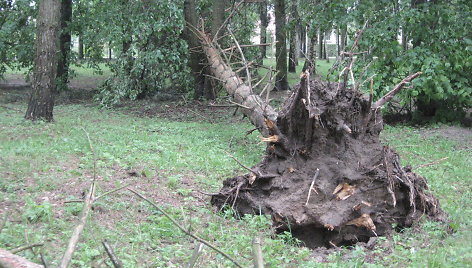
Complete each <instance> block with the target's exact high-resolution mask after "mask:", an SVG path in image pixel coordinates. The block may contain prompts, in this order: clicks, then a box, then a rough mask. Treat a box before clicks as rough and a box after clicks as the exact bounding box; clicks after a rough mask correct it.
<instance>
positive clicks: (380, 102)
mask: <svg viewBox="0 0 472 268" xmlns="http://www.w3.org/2000/svg"><path fill="white" fill-rule="evenodd" d="M421 74H422V72H417V73H414V74H412V75H410V76H408V77H406V78H405V79H403V80H402V81H401V82H400V83H398V84H397V85H396V86H395V87H394V88H393V89H392V90H391V91H390V92H388V93H387V94H385V96H383V97H382V98H380V99H379V100H378V101H376V102H375V103H374V104H373V105H372V107H371V109H372V110H377V109H378V108H380V107H382V106H383V105H384V104H385V103H387V102H389V101H390V100H391V99H392V98H393V97H394V96H395V95H396V94H398V92H400V90H401V89H402V88H403V87H404V86H405V85H406V84H407V83H410V82H411V81H412V80H413V79H415V78H417V77H418V76H420V75H421Z"/></svg>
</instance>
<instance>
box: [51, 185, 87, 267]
mask: <svg viewBox="0 0 472 268" xmlns="http://www.w3.org/2000/svg"><path fill="white" fill-rule="evenodd" d="M95 189H96V184H95V181H93V182H92V185H91V186H90V190H89V193H88V195H87V198H86V199H85V201H84V207H83V209H82V213H81V215H80V219H79V224H78V225H77V226H76V227H75V229H74V232H73V233H72V236H71V238H70V240H69V243H68V245H67V249H66V251H65V253H64V256H63V257H62V260H61V264H60V265H59V267H60V268H66V267H68V266H69V264H70V261H71V260H72V255H74V251H75V248H76V247H77V244H78V243H79V239H80V235H81V234H82V231H83V230H84V227H85V224H86V223H87V217H88V214H89V213H90V210H91V209H92V205H93V201H94V196H95Z"/></svg>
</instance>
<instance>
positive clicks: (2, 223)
mask: <svg viewBox="0 0 472 268" xmlns="http://www.w3.org/2000/svg"><path fill="white" fill-rule="evenodd" d="M7 221H8V211H5V214H3V219H2V222H0V233H1V232H2V230H3V228H5V225H6V224H7Z"/></svg>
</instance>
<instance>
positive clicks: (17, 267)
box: [0, 248, 44, 268]
mask: <svg viewBox="0 0 472 268" xmlns="http://www.w3.org/2000/svg"><path fill="white" fill-rule="evenodd" d="M0 267H2V268H43V267H44V266H42V265H39V264H36V263H33V262H30V261H28V260H27V259H25V258H23V257H21V256H18V255H15V254H13V253H11V252H9V251H6V250H4V249H1V248H0Z"/></svg>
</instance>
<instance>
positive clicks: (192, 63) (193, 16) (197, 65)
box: [184, 0, 205, 99]
mask: <svg viewBox="0 0 472 268" xmlns="http://www.w3.org/2000/svg"><path fill="white" fill-rule="evenodd" d="M184 16H185V22H186V26H185V29H184V38H185V40H186V41H187V44H188V47H189V49H191V50H190V58H189V61H188V64H189V67H190V69H191V70H192V76H193V79H194V82H195V83H194V85H195V88H194V98H195V99H199V98H201V97H203V95H204V94H203V93H204V86H205V76H204V75H203V73H202V66H203V64H202V63H203V62H204V60H205V55H204V54H203V53H201V52H199V51H196V50H195V49H196V48H198V47H200V41H199V40H198V38H197V36H196V35H195V34H194V33H193V31H192V30H191V29H190V27H197V23H198V18H197V11H196V6H195V0H185V1H184Z"/></svg>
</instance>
